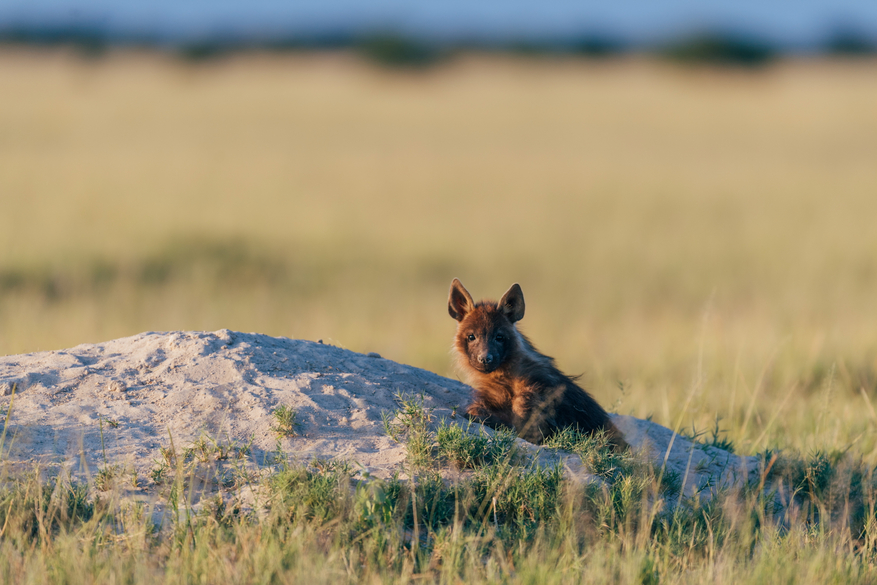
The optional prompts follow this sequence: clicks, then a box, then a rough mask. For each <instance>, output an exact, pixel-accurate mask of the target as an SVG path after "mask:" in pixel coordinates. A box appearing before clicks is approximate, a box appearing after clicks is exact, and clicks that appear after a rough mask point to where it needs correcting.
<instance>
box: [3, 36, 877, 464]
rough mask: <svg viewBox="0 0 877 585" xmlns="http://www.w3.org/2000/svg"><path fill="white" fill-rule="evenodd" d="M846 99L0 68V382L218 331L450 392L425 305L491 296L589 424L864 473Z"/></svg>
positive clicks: (871, 372) (840, 85)
mask: <svg viewBox="0 0 877 585" xmlns="http://www.w3.org/2000/svg"><path fill="white" fill-rule="evenodd" d="M875 73H877V63H875V62H873V61H860V62H817V61H809V62H784V63H781V64H778V65H776V66H773V67H770V68H768V69H765V70H761V71H755V72H741V71H715V70H705V69H685V68H679V67H675V66H672V65H668V64H662V63H658V62H651V61H645V60H638V59H632V60H623V61H609V62H599V63H598V62H587V61H542V60H529V61H528V60H513V59H509V58H501V57H477V56H475V57H473V56H470V57H464V58H461V59H458V60H456V61H454V62H452V63H450V64H447V65H444V66H441V67H439V68H435V69H431V70H426V71H418V72H395V71H385V70H379V69H376V68H374V67H371V66H368V65H366V64H363V63H361V62H359V61H357V60H356V59H355V58H353V57H351V56H349V55H345V54H338V55H297V56H296V55H292V56H282V57H281V56H258V55H251V56H241V57H235V58H231V59H228V60H222V61H217V62H210V63H206V64H201V65H190V64H185V63H181V62H177V61H174V60H172V59H170V58H167V57H161V56H155V55H143V54H135V53H115V54H110V55H109V56H108V57H107V58H105V59H103V60H99V61H89V62H86V61H81V60H78V59H76V58H75V57H72V56H70V55H68V54H65V53H63V52H52V53H34V52H20V51H12V50H5V51H4V52H2V53H0V353H7V354H8V353H18V352H24V351H34V350H39V349H43V350H45V349H54V348H61V347H65V346H69V345H74V344H77V343H82V342H93V341H100V340H104V339H109V338H113V337H118V336H122V335H128V334H133V333H136V332H138V331H141V330H150V329H151V330H156V329H217V328H221V327H228V328H231V329H239V330H246V331H260V332H264V333H269V334H274V335H286V336H291V337H303V338H310V339H316V338H322V339H324V340H332V341H334V342H337V343H339V344H341V345H344V346H345V347H349V348H351V349H355V350H359V351H378V352H380V353H381V354H383V355H385V356H387V357H390V358H392V359H395V360H398V361H402V362H407V363H411V364H414V365H419V366H422V367H426V368H429V369H433V370H435V371H438V372H440V373H444V374H449V373H451V369H450V359H449V357H448V355H447V350H448V348H449V346H450V340H451V335H452V332H453V329H454V326H453V321H452V320H451V319H450V318H449V317H448V316H447V313H446V310H445V303H446V294H447V286H448V284H449V282H450V279H451V278H452V277H454V276H458V277H460V278H461V279H462V280H463V282H464V283H465V284H466V286H467V287H468V288H469V289H470V290H471V291H472V292H473V294H475V295H476V296H492V297H497V296H499V295H500V294H502V292H503V291H504V290H505V289H506V288H507V287H508V286H509V285H510V284H511V283H512V282H515V281H517V282H520V283H521V285H522V287H523V290H524V293H525V295H526V297H527V301H528V312H527V316H526V317H525V319H524V321H523V323H522V327H523V328H524V329H525V330H526V332H528V333H529V334H530V335H531V337H532V338H533V339H534V341H535V342H536V344H537V345H538V346H539V347H540V348H541V349H542V350H543V351H545V352H546V353H549V354H551V355H554V356H556V357H557V358H558V361H559V363H560V365H561V367H562V368H564V369H565V370H567V371H569V372H585V378H584V379H585V380H586V382H587V385H588V386H589V387H590V388H591V389H593V391H594V393H595V395H596V396H597V397H598V398H599V399H600V400H601V401H602V402H603V403H604V404H607V405H608V406H612V405H613V404H616V403H617V401H619V400H620V401H621V402H620V403H618V404H617V408H618V410H620V411H621V412H625V413H628V412H629V413H632V414H636V415H638V416H646V415H649V414H651V415H653V416H654V419H655V420H656V421H658V422H662V423H664V424H671V425H672V424H674V423H676V422H677V421H678V420H682V422H683V424H684V425H686V426H688V427H689V428H690V425H691V424H694V425H696V426H697V428H699V429H703V428H705V427H706V426H708V425H709V424H711V421H712V420H713V418H714V416H715V415H716V414H719V415H720V416H721V417H723V421H722V424H721V426H722V428H724V429H727V431H728V434H729V436H730V437H731V438H732V439H734V440H735V441H736V442H737V444H738V446H739V448H740V450H742V451H752V450H757V449H761V448H764V447H766V446H771V445H774V446H783V447H789V446H791V447H796V448H800V449H811V448H817V447H830V448H840V449H842V448H845V447H846V446H847V445H849V444H851V443H853V444H855V449H856V450H861V452H863V453H864V454H865V455H868V454H871V455H869V456H873V455H874V454H873V453H872V451H874V449H875V446H877V442H875V438H874V436H875V434H874V429H875V424H877V416H875V415H874V411H873V410H872V409H871V407H870V405H869V404H868V403H867V402H866V399H865V396H864V395H863V393H862V389H864V391H865V394H866V395H867V396H870V397H871V402H877V397H874V392H875V386H877V328H875V324H877V302H875V299H877V229H874V227H873V223H874V218H875V217H877V164H875V161H877V108H875V107H874V104H875V103H877V75H875ZM241 250H243V252H241ZM619 382H622V383H623V384H624V386H625V388H626V390H625V393H624V395H623V396H622V395H621V394H620V393H619V392H618V383H619ZM689 397H691V399H690V401H689ZM686 405H687V406H686ZM680 417H681V418H680Z"/></svg>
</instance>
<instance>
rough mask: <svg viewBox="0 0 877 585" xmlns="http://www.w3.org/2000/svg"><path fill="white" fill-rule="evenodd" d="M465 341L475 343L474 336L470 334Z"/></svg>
mask: <svg viewBox="0 0 877 585" xmlns="http://www.w3.org/2000/svg"><path fill="white" fill-rule="evenodd" d="M466 339H468V340H469V341H475V336H474V335H472V334H471V333H470V334H469V337H467V338H466Z"/></svg>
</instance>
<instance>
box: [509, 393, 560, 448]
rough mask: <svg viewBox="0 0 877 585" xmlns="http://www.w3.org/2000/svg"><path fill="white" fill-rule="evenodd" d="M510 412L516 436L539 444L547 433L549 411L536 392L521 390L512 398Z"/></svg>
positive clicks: (548, 428)
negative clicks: (512, 415) (516, 432)
mask: <svg viewBox="0 0 877 585" xmlns="http://www.w3.org/2000/svg"><path fill="white" fill-rule="evenodd" d="M512 413H513V414H514V419H515V429H517V431H518V436H519V437H521V438H522V439H524V440H526V441H529V442H531V443H533V444H535V445H539V444H541V443H542V441H544V440H545V438H546V437H547V436H548V434H549V430H550V426H551V424H550V420H549V413H547V412H545V405H544V404H543V401H542V400H540V398H539V396H538V394H537V393H536V392H535V391H533V390H531V389H529V388H528V389H526V390H521V391H519V393H518V394H517V395H516V396H515V397H514V399H512Z"/></svg>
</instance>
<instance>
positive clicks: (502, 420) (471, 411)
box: [466, 400, 515, 430]
mask: <svg viewBox="0 0 877 585" xmlns="http://www.w3.org/2000/svg"><path fill="white" fill-rule="evenodd" d="M466 418H468V419H469V420H471V421H472V422H477V423H480V424H483V425H487V426H489V427H490V428H492V429H513V430H514V428H515V425H514V424H512V420H511V417H509V416H508V413H507V412H506V411H504V410H496V409H491V408H488V407H487V405H485V404H484V403H483V402H480V401H477V400H476V401H475V402H473V403H472V404H470V405H469V406H468V407H466Z"/></svg>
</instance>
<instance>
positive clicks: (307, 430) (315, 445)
mask: <svg viewBox="0 0 877 585" xmlns="http://www.w3.org/2000/svg"><path fill="white" fill-rule="evenodd" d="M13 385H15V387H16V388H17V390H16V393H15V397H14V405H13V408H12V414H11V416H10V423H9V427H8V428H7V436H6V444H5V446H4V454H3V455H2V457H3V459H5V460H6V461H9V462H11V463H13V464H15V465H27V464H30V463H31V462H34V463H39V464H41V465H44V466H48V467H49V468H52V467H55V468H61V469H65V470H67V471H68V472H69V473H71V474H72V475H74V476H75V475H78V474H84V473H85V474H87V473H94V471H95V470H96V469H98V468H100V467H101V466H102V465H106V464H107V463H112V464H115V465H120V466H123V467H125V468H127V469H129V470H132V469H133V470H136V471H137V473H138V474H139V476H140V477H141V478H143V480H142V481H141V484H142V485H145V486H146V487H147V488H148V484H149V480H148V479H146V478H149V477H150V474H151V471H152V470H153V469H155V467H156V461H160V460H161V454H160V448H161V447H168V446H169V445H170V443H171V440H173V442H174V445H175V447H176V448H178V449H179V448H182V447H185V446H187V445H192V444H193V443H195V442H196V441H198V440H199V439H202V440H204V439H205V438H206V440H208V441H212V442H215V443H221V444H225V445H231V446H233V448H241V447H242V446H244V445H247V446H248V456H247V461H248V464H250V465H255V466H259V465H265V464H268V463H269V462H270V461H271V457H270V454H271V453H273V452H276V451H277V450H278V446H279V447H280V449H282V450H283V451H284V452H286V453H288V454H292V455H293V456H296V457H300V458H301V459H313V458H318V457H319V458H333V459H338V458H341V459H347V460H350V461H353V462H356V463H357V464H359V465H361V466H363V467H364V468H365V469H367V470H368V471H369V472H370V473H371V474H373V475H377V476H386V475H389V474H390V473H392V472H393V471H394V470H397V469H398V468H399V466H400V465H401V464H402V463H403V462H404V459H405V449H404V447H403V446H402V445H400V444H398V443H396V442H395V441H393V440H392V439H390V438H389V437H387V436H386V434H385V432H384V426H383V422H382V416H383V414H384V413H389V412H392V411H394V410H395V409H396V408H397V407H398V404H397V398H398V396H399V395H409V396H422V400H423V404H424V406H425V407H427V408H429V409H432V413H433V415H434V417H435V418H436V419H441V418H442V417H443V418H445V419H447V420H449V421H451V420H457V421H459V422H460V423H461V424H464V423H465V419H463V418H462V417H461V416H459V415H457V414H456V413H458V412H462V411H463V407H465V405H466V404H467V403H468V401H469V394H470V389H469V387H468V386H466V385H464V384H461V383H460V382H457V381H455V380H450V379H448V378H443V377H441V376H438V375H436V374H433V373H431V372H427V371H425V370H421V369H418V368H414V367H411V366H405V365H401V364H398V363H395V362H392V361H390V360H386V359H382V358H381V357H380V356H378V355H377V354H369V355H363V354H359V353H355V352H352V351H348V350H345V349H340V348H337V347H333V346H329V345H323V344H320V343H314V342H310V341H302V340H294V339H286V338H277V337H269V336H266V335H259V334H255V333H237V332H233V331H228V330H220V331H216V332H214V333H204V332H169V333H142V334H140V335H135V336H133V337H127V338H123V339H116V340H114V341H109V342H106V343H100V344H94V345H88V344H87V345H79V346H77V347H74V348H71V349H67V350H63V351H51V352H41V353H33V354H26V355H15V356H7V357H3V358H0V409H2V410H0V413H5V412H6V411H7V409H8V407H9V404H10V401H11V399H12V396H11V391H12V388H13ZM281 405H285V406H288V407H290V408H292V409H294V410H295V411H296V412H297V421H298V422H299V423H300V424H299V427H298V436H295V437H287V438H283V439H278V438H277V434H276V433H275V432H274V431H273V430H272V428H273V427H274V425H275V424H276V421H275V419H274V417H273V416H272V412H273V411H274V410H275V409H276V408H277V407H278V406H281ZM614 419H615V422H616V425H617V426H618V427H619V429H620V430H621V431H622V432H623V433H624V435H625V437H626V439H627V441H628V442H629V443H630V444H631V445H632V446H633V447H634V448H637V449H643V450H645V451H646V452H647V453H648V454H649V456H650V457H652V458H653V459H654V460H656V461H657V462H658V463H663V462H664V460H665V457H666V463H667V467H668V469H670V470H672V471H674V472H675V473H677V474H678V475H679V477H680V478H684V479H685V492H686V493H687V494H691V493H694V492H695V491H698V490H700V489H703V488H705V487H714V486H718V485H728V484H730V483H735V482H737V481H740V480H743V479H750V478H751V477H752V475H753V474H755V473H757V471H756V467H757V463H756V461H755V459H754V458H751V457H750V458H746V457H737V456H735V455H732V454H730V453H727V452H725V451H722V450H720V449H716V448H714V447H707V446H703V445H699V444H696V443H692V442H690V441H688V440H686V439H684V438H682V437H679V436H674V434H673V433H672V432H671V431H670V430H669V429H667V428H665V427H662V426H660V425H657V424H655V423H651V422H649V421H644V420H640V419H636V418H633V417H629V416H615V417H614ZM278 441H280V444H279V445H278ZM671 442H672V447H671V448H670V449H669V451H668V446H669V445H670V444H671ZM520 443H521V444H522V445H523V446H524V447H526V448H528V449H530V450H531V451H532V452H533V453H536V451H537V449H536V447H534V446H531V445H529V443H525V442H524V441H520ZM557 458H560V459H562V460H564V462H565V463H566V464H567V466H568V469H569V470H570V473H572V474H576V475H578V476H579V477H587V475H586V472H587V470H583V469H582V468H581V462H580V461H578V458H576V457H574V456H570V455H567V454H564V453H543V455H542V456H541V457H540V460H541V461H544V462H551V461H553V460H556V459H557ZM84 466H87V467H88V469H87V470H86V469H85V468H84Z"/></svg>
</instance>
